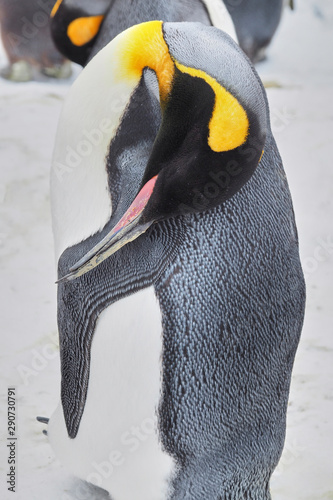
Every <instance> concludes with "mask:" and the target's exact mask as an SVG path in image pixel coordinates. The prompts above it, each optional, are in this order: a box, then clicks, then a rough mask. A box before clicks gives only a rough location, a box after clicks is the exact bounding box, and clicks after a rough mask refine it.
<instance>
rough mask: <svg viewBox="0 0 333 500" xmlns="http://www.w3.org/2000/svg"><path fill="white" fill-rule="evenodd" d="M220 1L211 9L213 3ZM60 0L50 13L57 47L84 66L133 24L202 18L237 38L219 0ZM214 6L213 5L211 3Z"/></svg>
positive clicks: (198, 19) (202, 20) (204, 21)
mask: <svg viewBox="0 0 333 500" xmlns="http://www.w3.org/2000/svg"><path fill="white" fill-rule="evenodd" d="M214 1H215V4H216V2H217V3H218V4H219V5H218V7H219V8H218V9H216V5H215V9H213V10H211V4H212V3H214ZM214 1H213V2H212V0H209V1H208V2H204V1H202V0H170V1H168V2H166V1H165V0H153V1H152V0H144V1H143V0H134V1H133V0H113V1H111V2H110V0H107V1H105V0H104V1H101V0H100V1H99V2H96V3H92V2H89V1H88V0H83V1H82V0H60V1H59V2H58V3H57V5H56V8H55V9H54V10H53V12H52V14H51V18H52V19H51V31H52V36H53V39H54V42H55V44H56V45H57V47H58V49H59V50H60V51H61V52H62V53H63V54H64V55H66V57H68V58H69V59H71V60H72V61H74V62H76V63H78V64H81V65H82V66H85V65H86V64H87V62H88V61H90V60H91V59H92V57H93V56H94V55H95V54H97V52H99V51H100V50H101V49H102V48H103V47H105V45H107V44H108V43H109V42H110V40H112V39H113V38H114V37H115V36H117V35H118V34H119V33H121V32H122V31H124V30H125V29H127V28H129V27H131V26H133V25H134V24H138V23H142V22H145V21H151V20H154V19H163V20H164V21H200V22H201V23H203V24H206V25H211V24H213V23H212V17H211V16H212V15H213V16H214V24H216V25H217V26H218V27H219V28H221V29H223V30H224V31H225V32H227V33H228V34H229V35H230V36H231V37H232V38H234V39H235V40H236V33H235V29H234V26H233V22H232V20H231V17H230V15H229V14H228V11H227V9H226V8H225V7H224V8H223V4H221V2H220V0H214ZM212 7H214V6H212Z"/></svg>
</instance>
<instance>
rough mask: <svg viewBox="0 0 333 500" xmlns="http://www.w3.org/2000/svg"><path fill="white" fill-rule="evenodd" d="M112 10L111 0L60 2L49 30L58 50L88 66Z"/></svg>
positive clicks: (62, 0) (69, 0) (52, 16)
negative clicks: (95, 44) (104, 22)
mask: <svg viewBox="0 0 333 500" xmlns="http://www.w3.org/2000/svg"><path fill="white" fill-rule="evenodd" d="M109 7H110V0H97V1H96V0H94V2H89V1H87V0H83V1H82V0H81V1H78V0H57V1H56V2H55V4H54V6H53V9H52V11H51V21H50V28H51V34H52V38H53V41H54V43H55V45H56V46H57V48H58V50H59V51H60V52H61V53H62V54H63V55H64V56H66V57H67V58H68V59H70V60H71V61H73V62H75V63H77V64H80V65H81V66H85V65H86V64H87V61H88V59H89V56H90V52H91V50H92V48H93V46H94V43H95V42H96V39H97V36H98V33H99V31H100V28H101V26H102V23H103V20H104V17H105V14H106V12H107V10H108V9H109Z"/></svg>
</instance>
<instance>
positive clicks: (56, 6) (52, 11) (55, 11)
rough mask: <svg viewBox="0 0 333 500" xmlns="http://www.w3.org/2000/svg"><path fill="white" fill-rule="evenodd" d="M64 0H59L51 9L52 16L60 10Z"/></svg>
mask: <svg viewBox="0 0 333 500" xmlns="http://www.w3.org/2000/svg"><path fill="white" fill-rule="evenodd" d="M61 2H62V0H57V1H56V3H55V4H54V5H53V9H52V10H51V14H50V16H51V17H54V16H55V15H56V13H57V12H58V9H59V7H60V4H61Z"/></svg>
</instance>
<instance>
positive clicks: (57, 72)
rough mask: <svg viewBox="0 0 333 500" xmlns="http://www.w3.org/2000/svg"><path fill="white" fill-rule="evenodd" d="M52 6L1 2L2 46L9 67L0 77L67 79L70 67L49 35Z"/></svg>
mask: <svg viewBox="0 0 333 500" xmlns="http://www.w3.org/2000/svg"><path fill="white" fill-rule="evenodd" d="M51 9H52V2H51V3H50V2H47V1H46V0H45V1H43V0H40V1H38V0H30V1H29V2H27V1H24V0H1V1H0V23H1V37H2V42H3V45H4V48H5V51H6V54H7V57H8V60H9V67H8V68H5V69H3V70H2V71H1V74H2V76H4V77H5V78H8V79H12V80H18V81H20V80H22V81H26V80H30V79H33V78H38V74H39V73H42V74H44V75H46V76H53V77H56V78H68V77H69V76H70V74H71V68H70V63H69V62H68V61H67V60H66V59H65V58H64V57H63V56H62V55H61V54H60V53H59V52H58V50H57V49H56V47H55V45H54V42H53V40H52V37H51V33H50V26H49V16H50V12H51Z"/></svg>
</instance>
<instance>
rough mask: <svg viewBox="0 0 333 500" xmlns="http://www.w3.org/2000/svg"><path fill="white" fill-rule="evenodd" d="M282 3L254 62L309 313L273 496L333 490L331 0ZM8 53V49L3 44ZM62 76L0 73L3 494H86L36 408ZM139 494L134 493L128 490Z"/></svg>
mask: <svg viewBox="0 0 333 500" xmlns="http://www.w3.org/2000/svg"><path fill="white" fill-rule="evenodd" d="M296 7H297V9H296V11H295V12H293V13H292V12H291V11H289V10H286V12H285V14H284V18H283V20H282V23H281V27H280V29H279V32H278V33H277V36H276V38H275V41H274V43H273V44H272V46H271V47H270V50H269V60H268V61H267V62H265V63H262V64H261V65H259V66H258V70H259V72H260V74H261V76H262V78H263V80H264V81H265V82H268V81H270V82H273V83H274V85H276V84H279V85H281V87H279V88H270V89H269V90H268V97H269V101H270V106H271V114H272V122H273V130H274V133H275V137H276V140H277V143H278V146H279V149H280V152H281V154H282V157H283V160H284V165H285V169H286V171H287V175H288V179H289V183H290V187H291V191H292V194H293V199H294V206H295V212H296V217H297V221H298V228H299V237H300V243H301V255H302V261H303V265H304V269H305V272H306V279H307V293H308V300H307V313H306V320H305V326H304V330H303V335H302V340H301V343H300V346H299V350H298V353H297V357H296V362H295V368H294V373H293V380H292V390H291V396H290V404H289V412H288V430H287V439H286V445H285V451H284V454H283V456H282V459H281V462H280V465H279V467H278V469H277V471H276V473H275V475H274V478H273V480H272V494H273V498H274V500H299V499H302V500H321V499H322V500H324V499H325V500H329V499H333V467H332V464H333V451H332V450H333V439H332V436H333V430H332V415H333V389H332V382H331V381H332V379H333V377H332V375H333V363H332V352H333V335H332V333H333V332H332V326H331V325H332V320H333V308H332V295H333V294H332V284H331V283H332V278H333V273H332V265H331V264H332V255H333V227H332V222H331V220H332V217H333V210H332V200H333V166H332V160H331V154H330V153H331V144H332V142H333V137H332V131H333V127H332V126H333V105H332V100H333V92H332V85H333V71H332V70H333V68H332V61H333V57H332V48H333V36H332V35H333V31H332V29H333V3H332V2H331V0H298V1H297V2H296ZM0 62H1V63H2V64H1V65H3V63H4V56H3V55H2V56H1V61H0ZM68 88H69V87H68V84H67V83H66V84H46V83H28V84H13V83H7V82H5V81H0V104H1V106H0V130H1V135H0V155H1V177H0V212H1V220H0V268H1V292H0V293H1V298H0V304H1V327H2V349H1V354H0V360H1V371H0V373H1V380H2V384H1V395H0V397H1V399H0V401H1V404H0V435H1V442H0V470H1V473H4V474H6V473H7V472H8V464H7V454H8V451H7V450H8V449H7V448H6V444H7V441H6V438H7V430H6V429H7V424H6V420H7V418H6V417H7V387H9V386H15V387H16V391H17V431H18V443H17V458H18V466H17V493H16V494H15V495H14V494H13V493H11V492H9V491H8V490H7V486H6V483H5V479H4V477H3V474H1V479H0V492H1V498H2V499H5V500H7V499H11V498H19V499H24V500H35V499H36V500H42V499H48V500H74V499H75V500H80V499H82V500H83V499H85V498H89V500H92V499H94V498H95V499H96V500H97V498H102V497H101V496H98V494H97V493H93V492H90V493H89V494H87V493H86V492H84V491H83V492H82V491H80V490H79V489H78V487H79V486H78V483H77V482H76V481H75V480H72V479H71V478H69V477H68V476H67V474H66V471H65V470H64V469H63V468H62V466H61V465H60V464H59V462H58V461H57V460H56V459H55V458H54V456H53V453H52V450H51V449H50V447H49V445H48V442H47V438H46V437H45V436H44V435H43V434H42V432H41V430H42V428H43V426H42V425H41V424H39V423H37V422H36V421H35V416H36V415H45V416H49V415H50V414H51V413H52V412H53V410H54V408H55V406H56V404H57V402H58V397H59V383H60V374H59V360H58V348H57V332H56V302H55V298H56V286H55V285H54V284H53V283H54V280H55V266H54V262H53V247H52V234H51V224H50V208H49V186H48V182H49V181H48V178H49V166H50V158H51V153H52V147H53V141H54V135H55V130H56V124H57V119H58V116H59V112H60V108H61V104H62V101H63V98H64V96H65V94H66V92H67V91H68ZM133 500H134V499H133Z"/></svg>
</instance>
